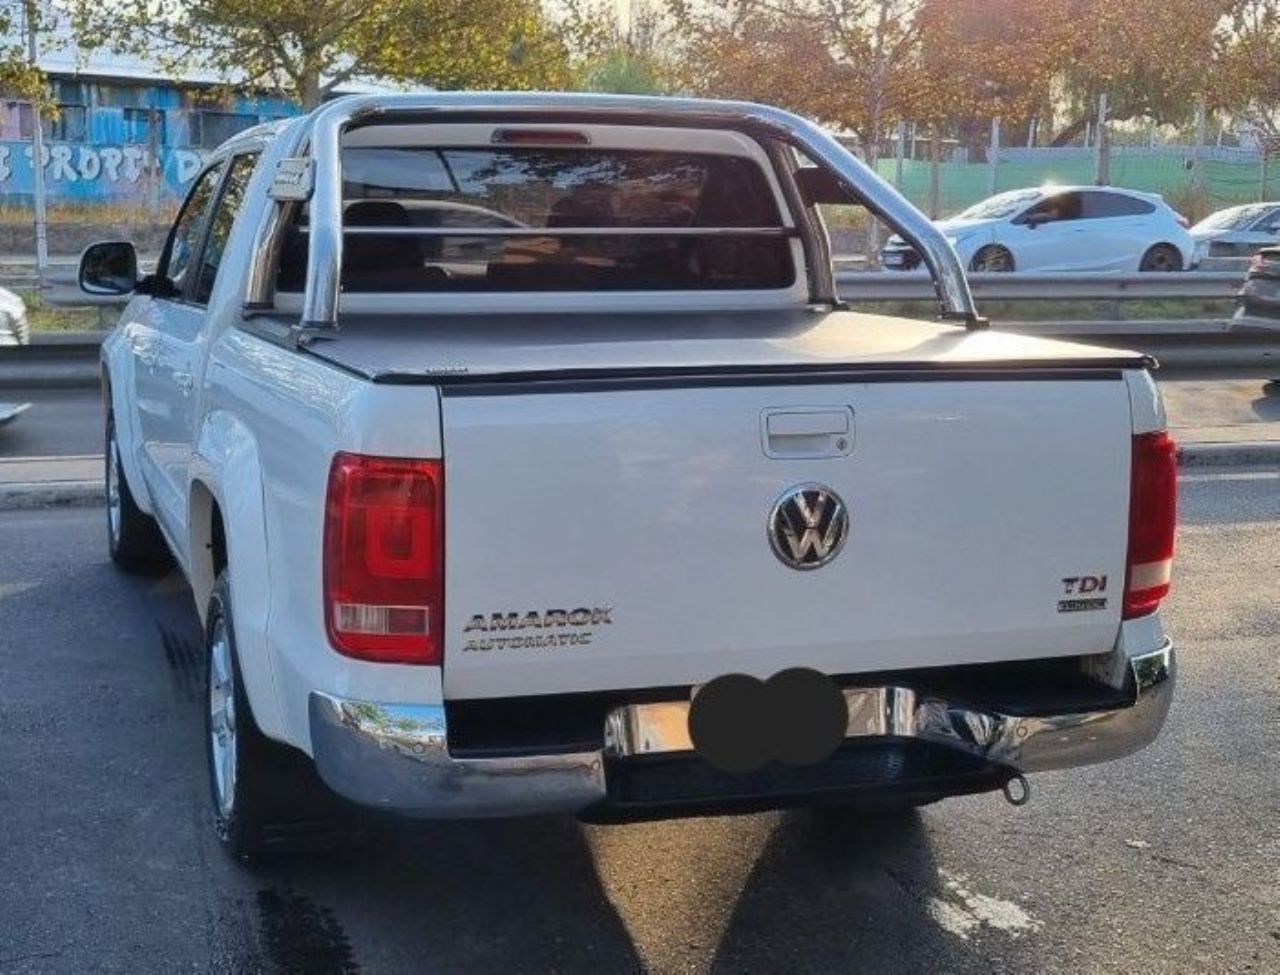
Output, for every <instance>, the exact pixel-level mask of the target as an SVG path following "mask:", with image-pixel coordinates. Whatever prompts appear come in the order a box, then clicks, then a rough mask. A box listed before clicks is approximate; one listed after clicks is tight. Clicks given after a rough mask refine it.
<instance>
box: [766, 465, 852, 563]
mask: <svg viewBox="0 0 1280 975" xmlns="http://www.w3.org/2000/svg"><path fill="white" fill-rule="evenodd" d="M848 534H849V509H848V508H846V507H845V504H844V501H842V500H841V498H840V495H838V494H836V493H835V491H833V490H831V488H829V487H827V486H826V485H824V484H797V485H796V486H795V487H793V488H791V489H790V490H789V491H787V492H786V494H784V495H783V496H782V497H780V498H779V499H778V500H777V503H775V504H774V506H773V511H771V512H770V513H769V545H770V546H771V547H772V548H773V554H774V555H776V556H777V557H778V559H779V561H781V562H782V564H783V565H785V566H788V567H790V568H792V569H817V568H819V567H820V566H824V565H826V564H827V563H828V562H830V561H831V560H832V559H834V558H835V557H836V556H837V555H839V554H840V548H841V547H842V546H843V545H844V540H845V538H846V537H847V536H848Z"/></svg>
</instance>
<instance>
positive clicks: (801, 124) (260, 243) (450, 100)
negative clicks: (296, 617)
mask: <svg viewBox="0 0 1280 975" xmlns="http://www.w3.org/2000/svg"><path fill="white" fill-rule="evenodd" d="M459 116H466V117H470V118H471V119H485V120H488V119H495V120H497V119H501V120H504V121H509V120H511V119H512V118H513V117H519V116H530V117H538V118H540V119H546V118H553V119H554V120H555V121H557V122H560V121H563V122H567V123H578V124H589V123H612V124H645V125H668V126H698V127H709V128H710V127H723V128H732V129H739V130H742V131H746V132H748V133H749V134H753V135H756V136H760V137H767V138H773V139H776V140H778V141H781V142H784V143H787V144H789V145H791V146H793V147H794V148H796V149H798V150H800V151H801V152H802V153H803V154H804V155H805V156H806V157H808V158H809V159H810V160H811V161H812V162H814V163H816V164H818V165H820V166H824V167H826V168H827V169H829V170H831V172H832V173H833V174H834V175H835V176H836V177H837V179H838V180H839V181H840V183H841V184H842V185H843V186H844V187H845V188H846V190H848V191H849V192H850V194H851V195H852V196H853V198H854V199H856V200H858V201H859V202H861V203H862V204H863V205H864V206H866V207H867V209H868V210H870V211H871V212H872V213H873V214H875V215H876V216H877V217H879V218H880V219H882V220H883V221H884V222H885V223H887V224H889V226H890V227H891V228H892V229H893V230H894V231H895V232H896V233H898V234H900V235H901V236H902V237H903V238H904V239H905V240H906V241H907V242H908V243H909V244H911V245H912V246H913V247H914V248H915V249H916V250H917V251H918V252H919V253H920V255H921V256H922V258H923V260H924V263H925V264H926V266H927V267H928V268H929V271H930V273H931V274H932V276H933V280H934V286H935V290H936V292H937V296H938V302H939V305H940V311H941V317H942V318H944V319H947V320H950V321H956V322H959V323H963V324H964V325H965V326H966V327H968V328H981V327H983V326H984V325H985V324H986V321H985V319H983V318H981V317H980V316H979V315H978V312H977V309H976V307H975V305H974V302H973V295H972V294H971V293H970V291H969V285H968V282H967V281H966V280H965V276H964V269H963V267H962V266H961V264H960V260H959V258H958V257H957V256H956V253H955V250H954V249H953V248H952V246H951V245H950V243H949V242H948V241H947V240H946V238H945V237H944V236H943V235H942V233H941V231H939V230H938V229H937V227H935V226H934V225H933V224H932V223H931V222H930V221H929V220H928V219H927V218H926V217H925V216H924V214H922V213H921V212H920V211H919V210H917V209H916V208H915V207H914V206H913V205H912V204H911V203H910V202H908V201H907V199H906V197H904V196H903V195H902V194H901V193H899V192H898V191H897V190H896V189H895V188H894V187H893V186H891V185H890V184H889V183H887V182H886V181H885V180H884V179H882V178H881V177H880V176H879V175H878V174H876V173H875V172H874V171H873V170H872V169H871V168H869V167H868V166H867V165H865V164H864V163H863V162H862V161H861V160H859V159H858V158H857V157H856V156H855V155H854V154H853V153H851V152H850V151H849V150H848V149H846V148H845V147H844V146H842V145H841V144H840V143H839V142H838V141H836V139H835V138H833V137H832V136H831V135H830V133H828V132H827V131H826V130H825V129H823V128H822V127H821V126H819V125H817V124H815V123H813V122H810V121H809V120H807V119H804V118H801V117H800V116H798V115H793V114H792V113H790V112H786V111H783V110H782V109H778V108H772V107H770V106H767V105H757V104H752V103H749V102H723V101H706V100H701V99H688V98H661V97H649V96H625V95H590V94H577V93H574V94H566V93H529V92H516V93H502V92H434V93H427V94H409V95H356V96H349V97H345V98H340V99H337V100H335V101H332V102H330V103H329V104H327V105H325V106H323V107H321V108H320V109H318V110H317V111H316V112H314V113H313V114H312V115H311V116H309V117H308V118H307V119H306V120H305V122H304V123H303V125H302V126H301V127H300V128H299V129H297V130H293V131H292V132H290V133H289V134H291V135H294V145H293V147H292V149H291V150H290V152H291V154H292V155H293V156H295V157H296V158H293V159H289V160H284V161H282V166H284V168H285V169H287V170H289V172H288V174H287V178H286V179H285V180H284V181H283V184H284V185H283V186H282V187H281V188H280V191H279V192H276V184H273V195H275V196H276V197H277V199H278V200H279V201H280V202H279V203H278V204H277V206H276V207H274V208H272V209H273V210H274V211H275V214H274V215H268V216H264V218H263V219H262V221H261V222H260V224H259V228H258V238H257V240H256V245H257V246H256V247H255V255H257V256H256V260H255V268H254V271H255V272H256V273H252V274H251V275H250V286H249V292H248V294H247V295H246V299H247V301H246V304H247V306H248V307H249V308H261V307H263V306H264V305H266V304H268V303H269V298H270V281H269V280H268V278H269V271H270V268H269V266H268V264H269V257H270V255H272V254H275V253H278V248H279V237H280V236H281V235H282V234H283V232H284V230H285V224H286V222H287V221H285V220H283V219H282V218H281V216H280V212H281V210H282V208H283V207H284V206H288V205H290V201H292V205H295V206H296V205H297V203H298V201H300V200H301V199H304V198H307V197H309V199H310V204H311V213H310V220H309V225H310V227H309V237H310V247H309V249H308V256H307V271H306V286H305V288H306V290H305V294H304V298H303V305H302V319H301V323H300V331H301V333H302V337H305V336H306V335H307V334H311V335H314V334H323V333H324V332H325V331H327V330H332V329H334V328H336V327H337V322H338V297H339V277H340V271H341V267H342V240H343V227H342V153H341V146H342V136H343V133H345V132H347V131H349V130H350V129H353V128H358V127H361V126H364V125H369V124H379V123H388V122H413V121H420V122H428V123H429V122H432V121H450V120H457V119H458V117H459ZM307 150H309V162H305V163H304V162H303V160H302V158H301V155H302V153H303V152H304V151H307ZM280 182H281V181H280V180H277V183H280ZM295 184H296V185H295ZM818 252H821V251H818Z"/></svg>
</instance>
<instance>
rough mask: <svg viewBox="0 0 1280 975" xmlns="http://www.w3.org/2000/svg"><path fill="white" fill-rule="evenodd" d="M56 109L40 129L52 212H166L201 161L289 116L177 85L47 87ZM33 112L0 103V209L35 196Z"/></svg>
mask: <svg viewBox="0 0 1280 975" xmlns="http://www.w3.org/2000/svg"><path fill="white" fill-rule="evenodd" d="M52 88H53V94H54V98H55V101H56V109H55V110H53V111H50V112H48V113H46V116H45V117H44V118H43V119H42V120H41V128H42V131H43V133H44V154H43V160H42V163H43V167H44V177H45V191H46V193H47V194H48V198H49V201H50V203H51V204H55V205H56V204H58V203H61V202H80V203H86V204H109V205H125V206H128V205H129V204H131V203H136V204H137V205H139V206H140V207H155V206H162V207H163V206H166V205H167V204H169V203H171V202H172V201H175V200H177V199H180V198H181V197H182V196H183V194H184V192H185V190H186V188H187V186H188V185H189V184H190V183H191V180H192V179H194V178H195V176H196V174H197V173H198V172H199V171H200V165H201V162H202V160H203V159H204V157H205V156H206V155H207V154H208V153H209V152H210V151H211V150H213V149H214V148H215V147H216V146H218V145H219V144H220V143H222V142H223V141H224V140H226V139H228V138H230V137H231V136H233V135H235V134H236V133H237V132H241V131H243V130H244V129H246V128H249V127H250V126H253V125H257V124H259V123H260V122H266V121H270V120H273V119H278V118H285V117H288V116H290V115H293V114H295V113H296V109H295V108H294V106H293V105H292V104H290V103H289V102H288V101H285V100H283V99H279V98H270V97H258V96H250V95H245V94H237V93H233V92H224V91H220V90H209V89H202V88H198V87H193V86H188V85H182V84H181V83H176V82H175V83H169V82H152V83H137V82H133V83H130V82H126V81H107V80H98V81H85V80H82V79H76V78H60V79H54V80H53V81H52ZM35 124H36V121H35V114H34V112H33V110H32V107H31V105H29V104H27V103H25V102H18V101H8V102H6V101H0V204H3V205H8V206H24V205H30V202H31V198H32V194H33V193H34V190H35V168H34V165H33V160H32V138H31V137H32V133H33V130H34V127H35Z"/></svg>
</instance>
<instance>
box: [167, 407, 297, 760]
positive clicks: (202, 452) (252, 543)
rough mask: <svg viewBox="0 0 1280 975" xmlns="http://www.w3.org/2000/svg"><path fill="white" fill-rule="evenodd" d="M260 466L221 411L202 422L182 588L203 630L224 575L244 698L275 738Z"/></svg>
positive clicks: (252, 445)
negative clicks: (185, 587)
mask: <svg viewBox="0 0 1280 975" xmlns="http://www.w3.org/2000/svg"><path fill="white" fill-rule="evenodd" d="M263 488H264V486H263V477H262V465H261V462H260V458H259V455H258V449H257V443H256V440H255V438H254V437H253V435H252V433H251V431H250V430H249V429H248V428H247V427H246V426H245V425H244V424H243V423H241V422H240V421H239V420H238V419H236V418H235V417H233V416H232V415H231V414H229V413H226V412H224V411H218V412H215V413H211V414H210V415H208V416H207V417H205V419H204V422H203V424H202V426H201V430H200V435H199V437H198V438H197V440H196V447H195V452H194V455H193V457H192V463H191V480H190V485H189V489H188V509H187V511H188V518H187V532H188V538H187V554H188V565H189V570H188V572H189V580H190V582H191V590H192V595H193V597H194V599H195V603H196V608H197V610H198V611H199V613H200V620H201V622H202V623H207V622H208V621H207V619H206V616H207V613H208V607H209V597H210V594H211V593H212V592H213V586H214V583H215V582H216V581H217V578H218V574H219V573H220V572H222V571H223V570H224V569H225V570H226V572H227V580H228V585H229V588H230V590H231V595H232V602H233V605H234V616H235V619H234V625H235V640H236V651H237V655H238V657H239V663H240V668H241V670H242V671H243V674H244V683H245V693H246V694H247V695H248V697H249V703H250V706H251V707H252V709H253V716H254V719H255V720H256V721H257V722H258V727H259V728H261V730H262V732H263V734H265V735H267V736H268V737H272V738H279V737H282V716H281V712H280V706H279V700H278V697H277V694H276V678H275V660H274V657H273V654H272V653H271V650H270V644H269V641H268V639H267V631H268V623H269V620H270V616H271V568H270V558H269V552H268V545H267V518H266V507H265V503H264V493H263Z"/></svg>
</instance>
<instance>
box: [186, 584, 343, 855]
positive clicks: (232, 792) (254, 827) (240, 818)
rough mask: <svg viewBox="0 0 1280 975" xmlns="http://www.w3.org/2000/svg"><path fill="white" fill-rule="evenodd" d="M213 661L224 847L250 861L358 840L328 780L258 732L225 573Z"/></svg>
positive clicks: (214, 744) (209, 637)
mask: <svg viewBox="0 0 1280 975" xmlns="http://www.w3.org/2000/svg"><path fill="white" fill-rule="evenodd" d="M205 658H206V669H205V678H206V679H205V690H206V694H207V701H208V707H207V708H206V710H205V715H206V736H205V737H206V742H207V755H208V760H209V786H210V791H211V794H212V799H213V828H214V832H215V833H216V834H217V836H218V839H219V840H220V841H221V843H222V845H223V847H224V848H225V849H226V850H227V851H228V852H229V853H231V854H232V855H233V856H235V857H238V858H239V859H243V860H250V859H255V858H260V857H261V856H263V855H264V854H266V853H268V852H273V851H280V852H285V851H288V850H291V849H296V848H299V847H301V848H313V847H315V846H317V845H328V844H331V843H332V842H333V841H334V840H335V839H338V838H339V837H342V838H345V837H348V836H350V835H351V832H352V830H351V823H350V821H349V818H348V817H349V816H350V810H349V807H348V806H347V805H346V804H345V803H343V802H342V800H340V799H339V798H338V797H337V796H335V795H334V794H333V793H332V792H331V791H330V790H329V789H328V787H327V786H325V784H324V783H323V782H322V781H320V777H319V775H318V774H317V773H316V770H315V766H314V765H313V764H312V762H311V760H310V759H309V758H308V757H307V756H306V755H304V754H303V753H302V752H300V751H298V750H297V749H296V748H292V747H290V746H288V745H283V744H280V743H279V742H276V741H272V740H271V739H270V738H268V737H267V736H266V735H264V734H263V733H262V732H261V731H260V730H259V729H258V723H257V722H256V721H255V720H254V717H253V712H252V710H251V709H250V707H249V698H248V696H247V694H246V692H245V687H244V679H243V676H242V674H241V671H240V660H239V657H238V656H237V654H236V642H235V628H234V626H233V623H232V614H231V589H230V586H229V584H228V581H227V574H226V572H225V570H224V571H223V572H222V573H221V574H220V575H219V576H218V580H217V582H216V583H215V584H214V587H213V593H212V594H211V595H210V597H209V611H208V614H207V615H206V624H205Z"/></svg>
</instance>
